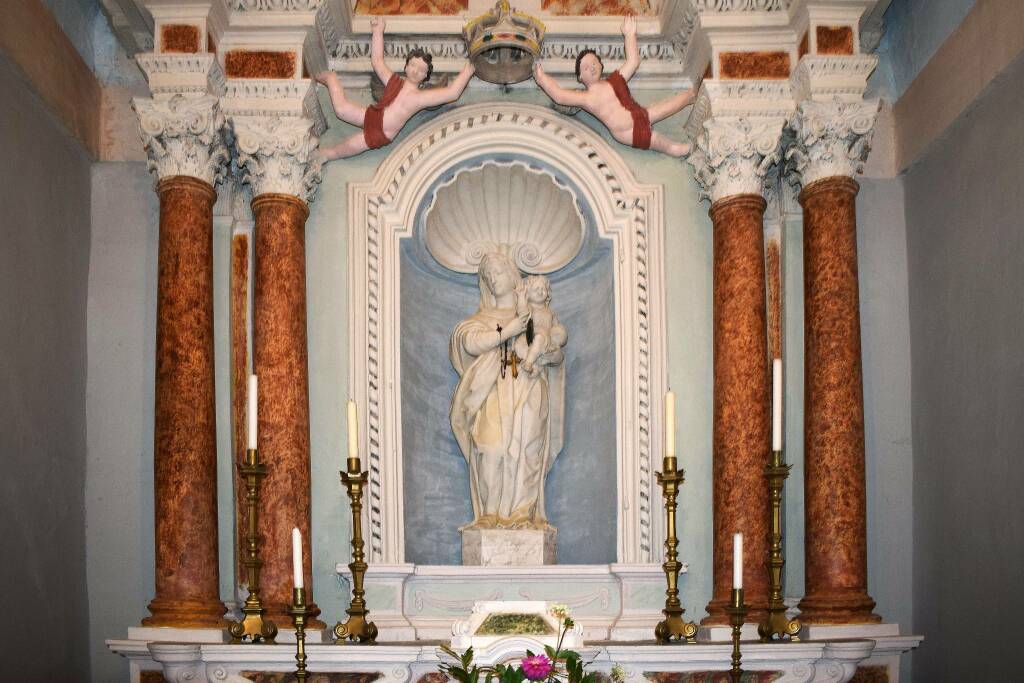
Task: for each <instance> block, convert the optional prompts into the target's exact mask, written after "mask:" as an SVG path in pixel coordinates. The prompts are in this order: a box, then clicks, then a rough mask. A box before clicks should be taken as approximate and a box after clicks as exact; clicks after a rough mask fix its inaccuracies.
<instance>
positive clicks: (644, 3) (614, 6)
mask: <svg viewBox="0 0 1024 683" xmlns="http://www.w3.org/2000/svg"><path fill="white" fill-rule="evenodd" d="M541 9H542V10H544V11H545V12H549V13H551V14H554V15H556V16H582V17H594V16H612V15H620V16H626V15H628V14H632V15H635V16H647V15H650V14H654V7H653V3H652V2H650V0H543V2H542V3H541Z"/></svg>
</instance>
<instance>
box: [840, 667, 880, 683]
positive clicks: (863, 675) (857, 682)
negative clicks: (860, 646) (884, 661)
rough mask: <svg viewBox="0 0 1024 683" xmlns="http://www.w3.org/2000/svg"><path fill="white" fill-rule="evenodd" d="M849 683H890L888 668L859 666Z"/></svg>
mask: <svg viewBox="0 0 1024 683" xmlns="http://www.w3.org/2000/svg"><path fill="white" fill-rule="evenodd" d="M849 683H889V668H888V667H886V666H858V667H857V671H855V672H854V674H853V678H851V679H850V681H849Z"/></svg>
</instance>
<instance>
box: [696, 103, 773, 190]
mask: <svg viewBox="0 0 1024 683" xmlns="http://www.w3.org/2000/svg"><path fill="white" fill-rule="evenodd" d="M785 122H786V121H785V119H784V118H782V117H763V118H761V117H758V118H746V117H729V116H723V117H714V118H709V119H707V120H705V121H704V122H703V130H702V131H701V132H700V134H699V135H697V137H696V145H695V148H694V152H693V154H691V155H690V158H689V161H690V163H691V164H693V169H694V176H695V177H696V179H697V182H698V183H699V184H700V186H701V190H702V196H706V197H709V198H710V199H711V201H712V203H713V202H717V201H718V200H719V199H723V198H724V197H729V196H732V195H737V194H757V195H761V194H762V193H763V188H764V178H765V174H767V172H768V169H769V168H771V166H772V164H775V163H776V162H778V161H779V159H780V157H781V152H780V149H779V139H780V138H781V136H782V127H783V126H784V125H785Z"/></svg>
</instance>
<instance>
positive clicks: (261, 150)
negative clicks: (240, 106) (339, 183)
mask: <svg viewBox="0 0 1024 683" xmlns="http://www.w3.org/2000/svg"><path fill="white" fill-rule="evenodd" d="M232 124H233V126H232V127H233V130H234V135H235V148H236V150H237V152H238V166H239V168H240V169H241V170H242V180H244V181H245V182H247V183H249V185H250V186H251V187H252V194H253V196H254V197H256V196H258V195H261V194H266V193H268V192H280V193H283V194H290V195H294V196H296V197H298V198H299V199H302V200H304V201H306V202H311V201H312V200H313V195H314V194H316V187H317V185H318V184H319V183H320V171H321V169H322V167H323V161H322V160H320V159H317V158H315V157H314V155H313V151H314V150H315V149H316V146H317V144H318V143H319V138H317V136H316V134H315V132H314V130H313V126H314V121H313V120H311V119H306V118H297V117H269V116H267V117H264V116H236V117H235V118H234V119H233V120H232Z"/></svg>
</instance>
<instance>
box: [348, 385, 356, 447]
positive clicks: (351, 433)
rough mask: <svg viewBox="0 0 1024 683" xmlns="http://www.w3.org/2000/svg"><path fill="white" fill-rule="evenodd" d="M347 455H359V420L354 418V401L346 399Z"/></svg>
mask: <svg viewBox="0 0 1024 683" xmlns="http://www.w3.org/2000/svg"><path fill="white" fill-rule="evenodd" d="M348 457H350V458H358V457H359V421H358V420H357V418H356V402H355V401H353V400H352V399H349V400H348Z"/></svg>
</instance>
